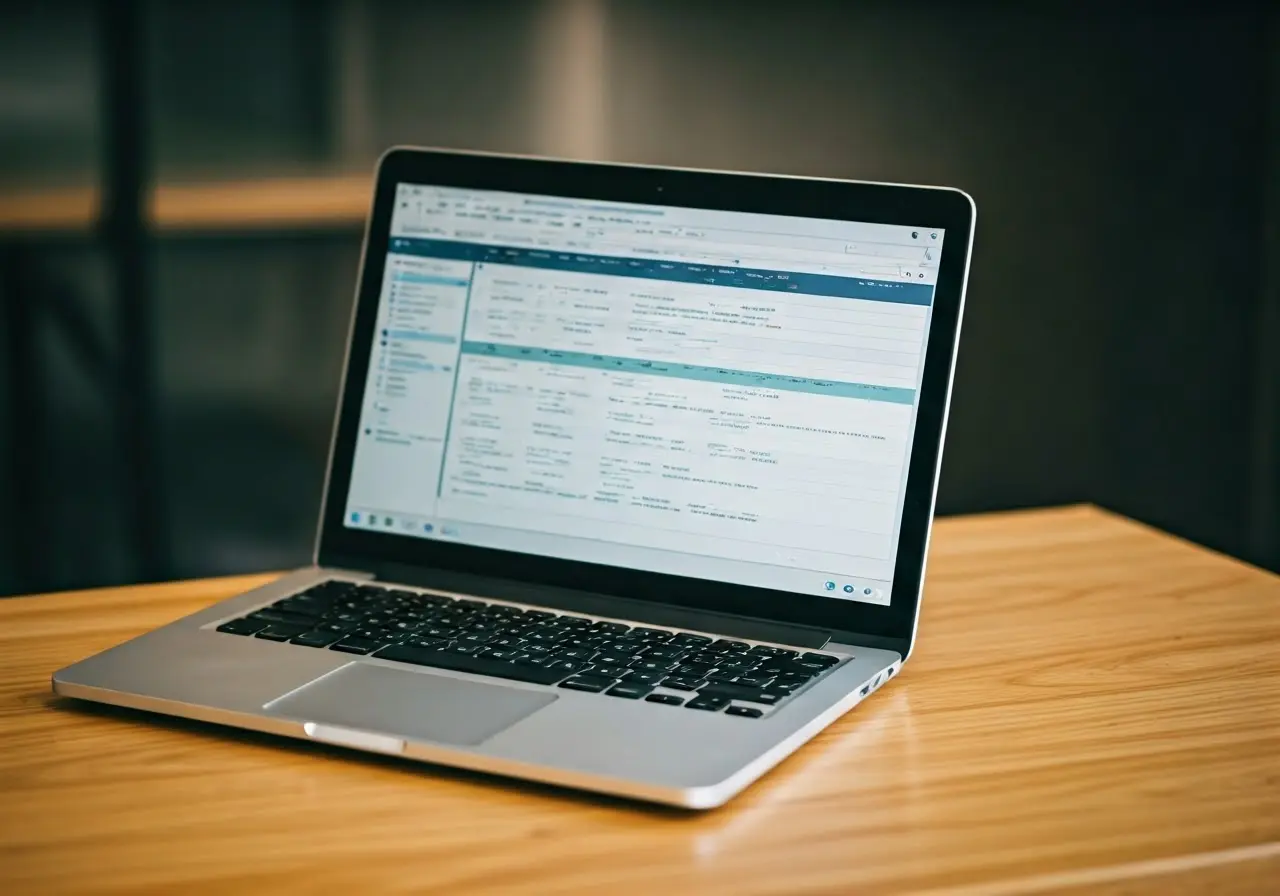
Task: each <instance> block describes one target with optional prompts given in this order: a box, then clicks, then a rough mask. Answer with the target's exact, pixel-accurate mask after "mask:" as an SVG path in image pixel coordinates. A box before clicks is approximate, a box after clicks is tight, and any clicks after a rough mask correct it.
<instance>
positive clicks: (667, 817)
mask: <svg viewBox="0 0 1280 896" xmlns="http://www.w3.org/2000/svg"><path fill="white" fill-rule="evenodd" d="M39 699H40V702H41V703H43V705H44V706H45V707H46V708H48V709H50V710H52V711H56V712H69V713H74V714H78V715H84V716H91V717H94V718H99V719H115V720H119V721H122V722H127V723H128V724H144V725H149V726H153V727H156V728H160V729H165V730H169V731H175V732H181V733H183V734H191V735H195V736H197V737H200V738H202V739H204V740H207V741H209V742H211V743H213V744H227V743H238V744H245V745H249V746H253V747H266V748H269V749H272V750H279V751H281V752H288V753H290V754H293V755H311V756H317V757H325V758H327V759H334V760H339V761H343V762H353V763H364V764H365V765H368V766H374V767H379V768H384V769H391V770H394V771H396V772H397V773H399V772H404V773H406V774H411V775H414V776H416V777H419V778H421V777H424V776H425V777H431V778H438V779H441V780H446V781H452V782H457V783H463V784H467V785H476V786H479V787H484V788H486V789H493V788H498V789H500V790H503V791H505V792H509V793H517V794H524V795H527V796H531V797H540V798H550V799H555V800H558V801H564V800H567V801H569V802H573V803H577V804H579V805H582V806H591V807H596V808H603V809H610V810H617V813H618V817H619V818H620V819H624V820H629V821H631V822H634V821H635V820H636V818H637V817H643V818H649V819H652V820H653V821H655V822H661V821H665V822H680V823H681V824H680V829H681V830H684V831H686V832H688V833H689V834H690V835H691V837H690V840H689V841H688V846H689V854H690V858H693V859H695V860H698V859H708V858H711V857H712V856H714V855H716V854H717V853H720V852H722V851H724V850H726V849H727V848H729V847H731V846H734V845H740V844H741V841H744V840H750V839H752V838H753V835H755V834H761V833H766V834H767V832H768V831H769V830H772V829H773V823H774V822H775V821H777V817H778V816H779V815H780V814H782V813H783V811H784V810H786V809H788V808H794V807H796V806H797V805H798V804H803V805H809V804H811V803H812V802H813V801H814V800H820V799H821V798H822V797H823V795H824V794H826V793H827V792H829V790H830V785H831V781H832V780H833V778H835V777H840V776H843V775H844V774H845V773H846V771H847V770H848V769H849V768H854V767H861V766H863V765H864V764H874V763H883V762H884V761H885V758H886V756H885V754H886V753H887V752H891V753H893V754H894V756H896V757H897V761H898V762H902V761H903V760H904V759H905V760H907V761H908V762H909V761H910V758H911V756H912V754H913V751H912V749H911V743H912V742H913V740H914V737H913V735H912V730H913V725H912V715H911V708H910V702H909V700H908V693H907V687H906V686H905V685H896V686H895V687H893V688H890V689H887V690H886V691H885V692H883V693H882V694H880V695H879V696H878V697H877V698H876V699H873V700H871V701H869V702H868V703H866V704H864V705H863V706H860V707H858V708H857V711H856V712H853V713H850V714H849V715H848V716H846V717H845V719H844V720H842V721H840V722H837V723H836V724H835V725H833V726H832V727H830V728H828V729H827V730H826V731H824V732H822V733H821V734H819V735H818V737H817V738H815V740H813V741H811V742H810V743H809V744H808V745H806V746H805V747H803V748H801V749H800V750H799V751H798V752H796V753H795V754H793V755H792V756H790V757H788V758H787V759H785V760H783V762H782V763H781V764H779V766H778V767H776V768H775V769H774V770H773V771H771V772H770V773H768V774H767V775H766V776H765V777H764V778H763V779H761V780H760V781H759V782H757V783H756V784H754V785H752V786H751V787H749V788H748V789H747V791H746V792H745V793H744V794H742V795H741V796H740V797H738V798H737V799H735V800H733V801H731V802H730V803H729V804H728V806H726V807H722V808H720V809H713V810H710V811H696V810H689V809H682V808H679V807H674V806H662V805H656V804H651V803H643V802H640V801H636V800H630V799H625V798H622V797H614V796H608V795H605V794H597V793H591V792H588V791H581V790H573V789H569V788H564V787H559V786H557V785H553V784H545V783H540V782H534V781H525V780H522V779H519V778H507V777H502V776H497V775H491V774H486V773H483V772H475V771H469V770H467V769H459V768H454V767H451V766H445V765H436V764H432V763H423V762H420V761H416V760H408V759H402V758H399V757H396V756H383V755H378V754H375V753H364V752H360V751H357V750H349V749H344V748H342V747H337V746H331V745H328V744H323V743H317V742H314V741H305V740H295V739H292V738H285V737H281V736H279V735H274V734H268V733H265V732H258V731H249V730H245V729H240V728H231V727H226V726H222V725H216V724H213V723H211V722H201V721H198V720H194V719H184V718H180V717H176V716H165V715H159V714H154V713H149V712H145V711H143V710H137V709H129V708H127V707H119V706H111V705H108V704H103V703H93V702H89V701H82V700H77V699H75V698H71V697H61V696H58V695H56V694H43V695H41V696H40V698H39ZM899 777H900V776H899ZM908 777H910V775H909V774H908Z"/></svg>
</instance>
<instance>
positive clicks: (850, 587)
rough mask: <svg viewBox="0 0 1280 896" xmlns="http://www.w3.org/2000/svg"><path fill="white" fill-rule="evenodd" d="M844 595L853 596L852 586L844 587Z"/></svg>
mask: <svg viewBox="0 0 1280 896" xmlns="http://www.w3.org/2000/svg"><path fill="white" fill-rule="evenodd" d="M844 593H845V594H853V586H852V585H845V586H844Z"/></svg>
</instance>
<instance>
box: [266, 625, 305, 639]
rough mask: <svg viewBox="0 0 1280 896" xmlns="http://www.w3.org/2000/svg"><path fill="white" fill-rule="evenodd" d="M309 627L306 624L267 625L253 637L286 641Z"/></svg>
mask: <svg viewBox="0 0 1280 896" xmlns="http://www.w3.org/2000/svg"><path fill="white" fill-rule="evenodd" d="M310 628H311V627H310V626H308V625H269V626H267V627H266V628H264V629H263V630H262V631H260V632H258V633H257V634H256V635H254V637H255V638H262V639H263V640H264V641H288V640H289V639H290V638H296V637H298V635H300V634H302V633H303V632H305V631H309V630H310Z"/></svg>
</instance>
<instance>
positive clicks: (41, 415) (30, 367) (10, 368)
mask: <svg viewBox="0 0 1280 896" xmlns="http://www.w3.org/2000/svg"><path fill="white" fill-rule="evenodd" d="M24 248H26V247H24V246H22V245H21V244H18V243H16V241H15V243H14V244H11V245H7V246H0V310H2V311H3V314H4V332H5V335H6V336H7V337H8V338H7V340H6V344H5V345H4V348H3V356H4V362H5V365H6V367H7V370H6V371H5V375H6V379H7V381H8V386H9V420H8V421H7V422H8V426H9V432H7V433H4V434H3V437H4V438H6V439H8V443H9V452H8V453H9V466H10V470H9V475H10V482H11V485H10V487H11V488H12V490H13V491H12V495H13V510H14V514H13V519H12V520H11V522H12V525H10V526H7V527H6V528H7V531H8V532H10V533H11V535H12V539H13V541H12V549H13V558H12V559H13V568H14V572H15V573H16V574H17V581H16V582H14V583H13V584H14V586H15V588H16V589H17V591H18V592H19V593H22V592H24V591H27V590H41V589H44V588H47V587H48V584H47V580H46V575H47V573H48V569H47V567H46V564H47V562H48V559H47V556H48V550H47V547H46V546H47V545H48V543H49V536H50V531H49V514H48V504H47V501H46V500H44V497H45V496H44V495H43V494H42V492H43V490H44V485H45V483H46V482H47V481H48V462H47V460H46V458H47V453H46V451H45V439H46V438H47V437H48V431H49V426H48V418H47V415H46V413H45V400H46V396H45V395H44V394H43V393H42V390H41V388H40V387H41V385H42V384H43V382H44V379H43V377H42V376H41V373H42V370H41V367H40V360H41V359H40V354H39V351H38V350H37V344H38V342H39V336H40V334H39V332H38V331H37V326H36V319H35V315H34V313H33V312H34V310H35V296H34V295H33V294H32V290H33V289H34V286H35V284H34V278H33V276H32V271H31V265H30V263H29V259H28V258H26V257H25V256H24V254H23V250H24ZM27 251H30V249H29V248H28V249H27Z"/></svg>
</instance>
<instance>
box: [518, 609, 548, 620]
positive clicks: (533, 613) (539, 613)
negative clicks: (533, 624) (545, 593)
mask: <svg viewBox="0 0 1280 896" xmlns="http://www.w3.org/2000/svg"><path fill="white" fill-rule="evenodd" d="M524 617H525V618H526V619H555V618H556V614H555V613H548V612H547V611H546V610H526V611H525V614H524Z"/></svg>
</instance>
